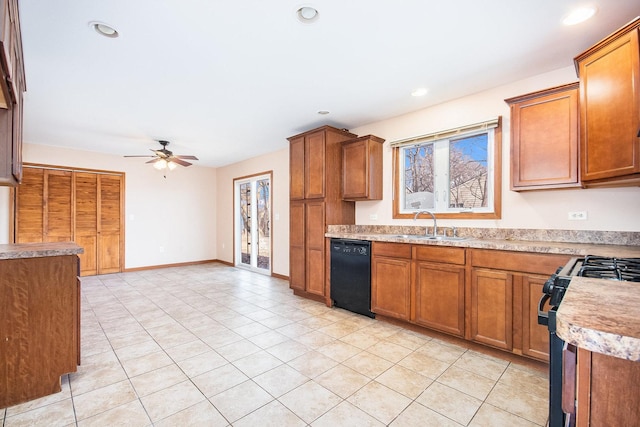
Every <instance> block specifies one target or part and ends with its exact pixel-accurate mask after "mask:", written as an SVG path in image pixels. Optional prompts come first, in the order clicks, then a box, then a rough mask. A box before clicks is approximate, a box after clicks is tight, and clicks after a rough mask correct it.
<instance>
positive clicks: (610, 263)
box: [538, 255, 640, 427]
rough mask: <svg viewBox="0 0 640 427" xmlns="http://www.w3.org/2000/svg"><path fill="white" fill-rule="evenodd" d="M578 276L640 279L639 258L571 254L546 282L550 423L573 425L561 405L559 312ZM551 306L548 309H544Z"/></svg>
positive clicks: (543, 318) (543, 314)
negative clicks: (557, 315)
mask: <svg viewBox="0 0 640 427" xmlns="http://www.w3.org/2000/svg"><path fill="white" fill-rule="evenodd" d="M575 276H579V277H590V278H594V279H603V280H623V281H631V282H640V258H610V257H601V256H592V255H587V256H585V257H576V258H571V259H570V260H569V262H567V263H566V264H565V265H564V266H563V267H559V268H558V270H557V271H556V272H555V274H552V275H551V277H549V279H548V280H547V281H546V282H545V284H544V286H543V288H542V298H540V302H539V303H538V324H540V325H547V327H548V329H549V427H562V426H565V425H573V421H574V420H573V419H572V418H571V415H569V414H565V412H564V411H563V409H562V350H563V348H564V346H565V343H564V341H563V340H562V339H561V338H560V337H558V336H557V334H556V313H557V311H558V307H559V306H560V303H561V302H562V298H563V297H564V294H565V292H566V291H567V288H568V287H569V284H570V282H571V279H573V278H574V277H575ZM547 303H548V306H549V309H548V311H544V310H545V307H546V306H547Z"/></svg>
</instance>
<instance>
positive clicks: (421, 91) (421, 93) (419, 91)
mask: <svg viewBox="0 0 640 427" xmlns="http://www.w3.org/2000/svg"><path fill="white" fill-rule="evenodd" d="M427 92H428V91H427V89H426V88H424V87H421V88H418V89H416V90H414V91H413V92H411V96H425V95H426V94H427Z"/></svg>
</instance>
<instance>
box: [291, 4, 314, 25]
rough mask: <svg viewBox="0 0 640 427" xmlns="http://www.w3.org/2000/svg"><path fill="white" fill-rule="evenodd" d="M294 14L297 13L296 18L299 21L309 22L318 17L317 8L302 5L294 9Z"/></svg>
mask: <svg viewBox="0 0 640 427" xmlns="http://www.w3.org/2000/svg"><path fill="white" fill-rule="evenodd" d="M296 15H298V20H299V21H300V22H304V23H305V24H309V23H311V22H313V21H315V20H317V19H318V16H319V13H318V10H317V9H315V8H313V7H311V6H302V7H301V8H300V9H298V10H297V11H296Z"/></svg>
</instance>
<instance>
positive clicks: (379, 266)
mask: <svg viewBox="0 0 640 427" xmlns="http://www.w3.org/2000/svg"><path fill="white" fill-rule="evenodd" d="M371 246H372V247H371V311H372V312H374V313H377V314H381V315H383V316H389V317H393V318H396V319H401V320H409V318H410V317H411V245H407V244H403V243H382V242H373V244H372V245H371Z"/></svg>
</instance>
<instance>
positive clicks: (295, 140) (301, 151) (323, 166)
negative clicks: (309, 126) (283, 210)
mask: <svg viewBox="0 0 640 427" xmlns="http://www.w3.org/2000/svg"><path fill="white" fill-rule="evenodd" d="M355 137H356V135H354V134H352V133H349V132H345V131H342V130H339V129H336V128H333V127H331V126H323V127H321V128H317V129H314V130H311V131H309V132H305V133H303V134H300V135H296V136H293V137H291V138H289V143H290V151H289V162H290V163H289V164H290V174H291V178H290V190H289V191H290V193H289V197H290V199H291V200H302V199H321V198H324V197H327V196H329V195H328V194H327V193H326V188H327V186H329V188H331V189H332V188H333V186H334V185H335V184H336V182H337V185H338V187H336V188H337V189H339V181H338V180H340V178H341V175H340V173H339V172H340V170H339V169H338V170H336V169H335V168H336V166H338V167H339V166H340V158H338V159H335V158H331V159H328V158H327V155H333V156H335V153H334V151H335V150H330V151H327V147H331V146H333V145H334V144H335V143H336V142H337V143H340V142H342V141H344V140H346V139H351V138H355ZM327 165H330V166H331V168H328V167H327ZM327 172H329V173H327Z"/></svg>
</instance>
